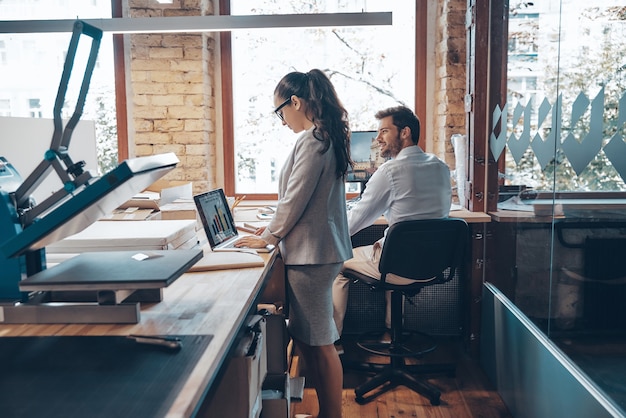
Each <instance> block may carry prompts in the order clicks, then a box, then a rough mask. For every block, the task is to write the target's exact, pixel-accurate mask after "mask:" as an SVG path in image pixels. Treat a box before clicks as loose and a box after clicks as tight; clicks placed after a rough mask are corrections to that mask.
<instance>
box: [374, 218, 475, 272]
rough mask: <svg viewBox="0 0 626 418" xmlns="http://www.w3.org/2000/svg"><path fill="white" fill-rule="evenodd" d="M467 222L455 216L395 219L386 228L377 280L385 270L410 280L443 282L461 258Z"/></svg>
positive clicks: (463, 250)
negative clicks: (397, 220) (387, 228)
mask: <svg viewBox="0 0 626 418" xmlns="http://www.w3.org/2000/svg"><path fill="white" fill-rule="evenodd" d="M468 242H469V233H468V226H467V222H465V220H463V219H459V218H444V219H425V220H415V221H404V222H398V223H396V224H394V225H392V226H391V227H390V228H389V230H388V231H387V236H386V238H385V243H384V245H383V250H382V254H381V258H380V262H379V265H378V269H379V271H380V273H381V280H383V281H384V280H385V276H386V275H387V274H389V273H393V274H396V275H398V276H402V277H405V278H408V279H414V280H420V281H423V280H428V279H431V278H436V279H435V280H433V282H434V283H441V282H445V281H447V280H449V279H451V278H452V277H454V274H455V272H456V269H457V268H459V267H460V266H461V265H462V263H463V260H464V257H465V250H466V247H467V245H468Z"/></svg>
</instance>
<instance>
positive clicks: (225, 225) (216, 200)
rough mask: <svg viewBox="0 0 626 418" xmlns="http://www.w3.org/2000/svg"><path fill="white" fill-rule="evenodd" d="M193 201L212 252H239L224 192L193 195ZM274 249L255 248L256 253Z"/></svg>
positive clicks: (215, 191) (237, 237) (271, 247)
mask: <svg viewBox="0 0 626 418" xmlns="http://www.w3.org/2000/svg"><path fill="white" fill-rule="evenodd" d="M193 200H194V202H195V204H196V208H197V209H198V214H199V215H200V221H201V222H202V227H203V228H204V232H205V233H206V236H207V238H208V239H209V245H210V246H211V249H212V250H213V251H241V250H242V248H237V247H235V246H234V244H235V242H237V240H238V239H239V233H238V231H237V227H236V226H235V222H234V221H233V215H232V212H231V211H230V207H229V206H228V202H227V201H226V196H225V195H224V190H222V189H215V190H211V191H208V192H206V193H201V194H198V195H195V196H194V197H193ZM272 249H274V246H273V245H267V246H266V247H265V248H255V250H256V251H257V252H265V253H266V252H269V251H271V250H272Z"/></svg>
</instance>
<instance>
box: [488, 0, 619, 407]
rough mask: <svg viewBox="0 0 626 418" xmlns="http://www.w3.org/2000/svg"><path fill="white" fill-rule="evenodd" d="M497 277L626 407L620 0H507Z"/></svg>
mask: <svg viewBox="0 0 626 418" xmlns="http://www.w3.org/2000/svg"><path fill="white" fill-rule="evenodd" d="M508 23H509V26H508V63H507V100H506V103H505V104H504V106H496V107H495V108H494V109H492V112H493V114H492V116H493V118H492V119H493V127H492V132H491V136H490V142H489V146H490V149H491V152H492V153H493V155H494V156H495V158H496V159H498V160H499V161H500V162H501V163H500V164H499V167H501V169H500V172H499V178H500V194H499V196H500V198H499V203H498V211H497V214H498V216H497V220H496V222H497V225H496V226H495V230H496V231H497V239H496V241H495V242H496V243H497V244H496V245H497V246H498V249H497V250H495V253H496V254H498V257H497V260H496V261H495V264H496V274H495V278H494V281H495V283H494V284H496V285H497V286H498V287H499V288H500V290H501V291H502V292H504V293H505V294H506V295H507V297H508V298H509V299H510V300H511V301H513V302H514V303H515V305H516V306H517V307H518V308H519V309H520V310H521V311H522V312H523V313H524V314H525V315H526V316H527V317H528V318H529V319H530V320H531V321H533V322H534V323H535V324H536V325H537V326H538V327H539V328H540V329H541V330H542V331H543V332H545V333H546V335H547V336H548V337H549V338H550V339H551V340H552V341H553V342H555V343H556V344H557V346H558V347H559V348H561V350H562V351H563V352H565V353H566V354H567V355H568V356H569V358H571V359H572V360H573V361H574V362H575V363H576V364H577V365H578V366H579V367H580V368H581V369H582V370H583V371H584V372H585V373H586V374H587V375H588V376H589V377H591V378H592V379H593V380H594V381H595V383H596V384H597V385H598V386H599V387H600V388H601V389H602V390H603V391H605V392H606V393H607V394H608V395H609V396H611V397H612V399H613V400H614V401H615V402H616V403H617V404H618V405H620V407H621V408H622V409H623V410H625V411H626V388H625V387H624V386H623V383H622V382H623V371H624V369H625V368H626V262H625V261H624V259H625V258H626V142H625V139H624V138H625V137H626V1H625V0H620V1H616V0H614V1H609V0H604V1H589V0H560V1H559V0H548V1H540V2H534V3H530V2H524V1H511V2H510V3H509V20H508Z"/></svg>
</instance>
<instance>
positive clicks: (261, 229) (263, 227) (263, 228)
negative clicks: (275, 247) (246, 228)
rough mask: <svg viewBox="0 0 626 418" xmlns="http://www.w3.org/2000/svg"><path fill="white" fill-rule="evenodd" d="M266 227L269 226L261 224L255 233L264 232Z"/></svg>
mask: <svg viewBox="0 0 626 418" xmlns="http://www.w3.org/2000/svg"><path fill="white" fill-rule="evenodd" d="M265 228H267V227H266V226H260V227H258V228H257V229H256V231H254V235H261V234H262V233H263V231H265Z"/></svg>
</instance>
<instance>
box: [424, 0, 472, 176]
mask: <svg viewBox="0 0 626 418" xmlns="http://www.w3.org/2000/svg"><path fill="white" fill-rule="evenodd" d="M430 4H433V5H435V4H436V5H437V6H436V7H437V8H438V9H437V25H436V26H437V31H436V32H437V35H436V41H435V97H434V100H435V103H434V104H433V105H434V106H435V112H434V113H435V115H434V125H435V126H434V135H433V136H434V138H436V140H435V141H437V143H436V144H435V147H434V152H435V153H436V154H438V155H439V156H445V161H446V162H447V163H448V165H450V168H451V169H454V168H455V161H454V149H453V147H452V144H451V142H450V137H451V136H452V135H453V134H462V135H465V134H466V132H465V110H464V109H465V108H464V102H463V100H464V96H465V89H466V88H465V82H466V81H465V66H466V62H465V57H466V54H465V49H466V45H465V42H466V38H465V11H466V9H467V0H443V1H436V2H431V3H430Z"/></svg>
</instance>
